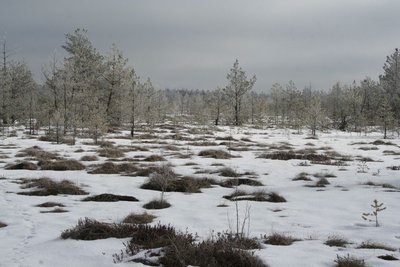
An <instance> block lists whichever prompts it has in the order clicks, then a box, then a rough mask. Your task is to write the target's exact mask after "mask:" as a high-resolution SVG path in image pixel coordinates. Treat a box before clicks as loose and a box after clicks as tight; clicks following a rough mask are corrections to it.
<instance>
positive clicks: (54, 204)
mask: <svg viewBox="0 0 400 267" xmlns="http://www.w3.org/2000/svg"><path fill="white" fill-rule="evenodd" d="M35 207H40V208H52V207H65V205H64V204H61V203H58V202H44V203H42V204H38V205H36V206H35Z"/></svg>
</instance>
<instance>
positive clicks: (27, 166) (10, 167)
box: [5, 161, 38, 170]
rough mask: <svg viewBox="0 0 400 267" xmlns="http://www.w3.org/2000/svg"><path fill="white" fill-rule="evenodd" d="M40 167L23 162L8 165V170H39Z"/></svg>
mask: <svg viewBox="0 0 400 267" xmlns="http://www.w3.org/2000/svg"><path fill="white" fill-rule="evenodd" d="M37 168H38V166H37V165H36V164H35V163H32V162H30V161H22V162H18V163H15V164H8V165H7V166H6V167H5V169H6V170H37Z"/></svg>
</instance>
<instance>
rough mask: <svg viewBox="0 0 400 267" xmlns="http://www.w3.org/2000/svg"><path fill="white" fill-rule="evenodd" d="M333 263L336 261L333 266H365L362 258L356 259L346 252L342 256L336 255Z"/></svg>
mask: <svg viewBox="0 0 400 267" xmlns="http://www.w3.org/2000/svg"><path fill="white" fill-rule="evenodd" d="M335 263H336V265H335V267H367V265H366V264H365V261H364V260H363V259H358V258H356V257H354V256H350V255H348V254H347V256H343V257H340V256H339V255H337V258H336V260H335Z"/></svg>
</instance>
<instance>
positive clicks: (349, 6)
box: [0, 0, 400, 90]
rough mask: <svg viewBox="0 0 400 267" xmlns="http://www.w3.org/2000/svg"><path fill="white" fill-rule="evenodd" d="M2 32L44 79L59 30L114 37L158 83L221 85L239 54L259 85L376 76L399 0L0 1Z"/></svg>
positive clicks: (397, 18) (322, 85)
mask: <svg viewBox="0 0 400 267" xmlns="http://www.w3.org/2000/svg"><path fill="white" fill-rule="evenodd" d="M0 4H1V5H0V34H1V35H2V36H5V38H6V40H7V44H8V46H9V48H10V49H12V50H13V51H14V55H13V58H14V59H18V60H19V59H23V60H25V61H26V62H27V63H28V65H29V66H30V67H31V68H32V70H33V72H34V73H35V77H36V79H37V80H38V81H39V82H41V74H40V73H41V69H42V67H43V65H45V64H47V63H48V62H49V61H50V57H51V55H52V54H53V53H54V51H56V53H57V55H58V57H59V59H60V60H61V59H62V58H63V56H64V54H63V50H62V48H61V45H62V44H63V43H64V41H65V37H64V34H65V33H68V32H73V31H74V29H76V28H85V29H87V30H88V36H89V38H90V40H91V41H92V42H93V44H94V46H95V47H96V48H98V50H100V51H101V52H102V53H105V52H106V51H108V49H109V48H110V47H111V45H112V43H115V44H116V45H117V46H118V47H119V48H120V49H121V50H122V51H123V52H124V55H125V56H126V57H127V58H129V62H130V64H131V65H133V66H134V67H135V69H136V71H137V73H138V74H139V75H140V76H141V77H142V78H146V77H150V78H151V79H152V81H153V83H154V84H155V85H156V86H157V87H159V88H190V89H196V88H198V89H213V88H216V87H217V86H224V85H225V84H226V74H227V72H228V71H229V69H230V68H231V66H232V65H233V62H234V61H235V59H236V58H237V59H238V60H239V63H240V65H241V66H242V67H243V68H244V69H245V70H246V72H247V74H248V76H251V75H253V74H256V75H257V83H256V86H255V88H256V89H257V90H268V89H269V88H271V86H272V84H273V83H276V82H278V83H281V84H286V83H287V82H288V81H289V80H293V81H294V82H295V83H296V85H297V87H298V88H303V87H304V86H306V85H310V84H311V85H312V87H313V88H314V89H327V88H330V87H331V86H332V85H333V84H334V83H335V82H336V81H341V82H343V83H351V82H352V81H353V80H356V81H358V80H361V79H363V78H364V77H365V76H370V77H372V78H373V79H377V77H378V75H379V74H381V73H382V65H383V63H384V61H385V59H386V56H387V55H389V54H390V53H392V52H393V51H394V48H395V47H398V46H399V45H400V31H399V29H400V15H399V12H400V1H399V0H247V1H245V0H242V1H239V0H141V1H139V0H0Z"/></svg>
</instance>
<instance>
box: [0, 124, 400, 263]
mask: <svg viewBox="0 0 400 267" xmlns="http://www.w3.org/2000/svg"><path fill="white" fill-rule="evenodd" d="M219 129H220V130H219V131H212V132H208V133H200V134H192V132H194V131H188V128H182V129H178V134H179V135H180V137H185V138H172V137H171V136H172V135H173V134H175V133H173V132H171V130H166V129H163V131H157V132H155V133H154V136H155V138H153V139H135V140H133V141H132V140H129V139H122V138H118V137H119V136H121V135H124V136H127V135H128V132H123V133H119V134H114V135H110V136H108V137H107V138H106V140H107V141H112V142H115V144H114V146H126V147H129V146H142V147H146V148H148V149H149V151H130V152H126V153H125V156H124V157H123V158H125V159H135V160H136V161H134V162H137V164H145V163H144V162H142V161H140V160H141V159H143V157H145V156H149V155H155V154H156V155H162V156H163V157H165V158H166V159H167V160H168V163H170V164H172V166H173V169H174V171H175V172H176V173H178V174H180V175H185V176H193V177H197V178H203V177H209V178H214V179H216V180H221V181H222V180H224V179H226V177H221V176H219V174H218V173H216V172H215V171H216V170H218V169H220V168H221V166H218V165H222V164H223V165H224V166H225V167H230V168H232V169H233V170H235V171H236V172H238V173H245V172H250V173H253V174H251V175H250V176H255V178H254V179H255V180H257V181H260V182H261V183H263V184H264V186H261V187H256V188H253V187H250V186H248V185H241V186H240V188H243V189H247V190H252V189H255V190H260V189H263V190H265V191H266V192H277V193H279V194H280V195H281V196H283V197H284V198H286V200H287V202H284V203H271V202H254V201H248V202H246V201H239V202H238V203H239V208H240V210H239V216H240V217H241V218H243V216H244V213H245V209H246V206H247V207H250V218H251V219H250V225H249V228H248V229H249V233H248V234H249V235H250V236H251V237H257V238H260V241H261V242H262V239H261V236H264V235H269V234H271V233H273V232H278V233H285V234H289V235H291V236H293V237H295V238H298V239H301V240H302V241H298V242H295V243H293V244H292V245H290V246H273V245H267V244H263V245H262V246H263V248H262V249H260V250H255V254H256V255H258V256H259V257H260V258H261V259H262V260H263V261H265V262H266V263H267V264H269V265H270V266H272V267H274V266H277V267H286V266H287V267H291V266H334V260H335V259H336V257H337V255H339V256H346V255H348V254H350V255H353V256H356V257H358V258H362V259H365V261H366V263H367V264H369V265H370V266H400V263H399V262H400V261H385V260H382V259H379V258H378V256H381V255H393V256H394V257H396V258H400V251H399V250H400V190H399V189H400V171H396V170H391V169H388V168H387V167H389V166H400V153H399V152H400V140H399V139H390V140H388V141H390V142H391V144H383V145H381V144H377V145H374V144H372V142H374V141H376V140H378V139H380V138H382V135H381V134H380V133H370V134H368V135H367V136H365V135H359V134H356V133H343V132H336V131H333V132H330V133H320V134H319V135H318V139H309V138H307V137H308V135H307V134H300V135H298V134H293V133H291V132H290V131H288V130H276V129H275V130H273V129H263V130H262V129H253V128H246V127H242V128H228V127H220V128H219ZM17 133H18V134H17V136H16V137H1V139H0V152H1V153H0V222H2V223H5V224H7V226H6V227H3V228H0V240H1V241H0V257H1V261H0V266H112V265H114V262H113V257H112V255H113V254H114V253H119V252H120V250H121V249H122V248H123V242H126V241H127V240H128V239H115V238H110V239H105V240H96V241H77V240H71V239H66V240H63V239H61V238H60V234H61V233H62V231H64V230H66V229H69V228H71V227H73V226H75V225H76V223H77V221H78V220H79V219H80V218H85V217H88V218H93V219H96V220H98V221H101V222H117V223H118V222H121V220H122V219H123V218H124V217H125V216H127V215H128V214H129V213H131V212H135V213H140V212H143V211H146V209H144V208H143V207H142V206H143V204H145V203H147V202H149V201H150V200H152V199H155V198H158V197H159V196H160V192H158V191H152V190H144V189H140V186H141V185H142V184H143V183H144V182H145V181H146V180H147V179H148V178H147V177H140V176H139V177H130V176H124V175H118V174H88V173H87V170H81V171H43V170H6V169H5V166H6V165H7V164H10V163H15V162H16V161H17V160H22V159H23V158H16V157H15V155H16V154H17V153H18V151H21V150H22V149H25V148H29V147H32V146H39V147H40V148H42V149H43V150H45V151H48V152H57V153H58V154H59V155H60V156H62V157H64V158H68V159H77V160H79V159H80V158H81V157H82V156H83V155H97V156H98V153H97V150H98V149H99V146H95V145H93V144H85V143H87V142H92V140H90V139H78V142H77V144H76V145H75V146H70V145H66V144H59V145H57V144H54V143H51V142H45V141H38V140H37V139H36V138H34V139H32V138H29V137H28V136H26V135H24V134H23V132H22V131H18V132H17ZM139 134H142V133H139ZM227 136H232V137H233V138H234V139H235V140H236V141H235V140H234V141H225V140H222V139H224V138H221V137H227ZM216 137H220V138H217V140H216ZM242 138H244V139H243V140H241V139H242ZM201 141H210V142H215V143H217V145H213V146H198V145H194V143H193V142H201ZM385 141H386V140H385ZM282 142H284V143H282ZM220 143H223V144H222V145H218V144H220ZM354 143H355V144H354ZM238 144H239V148H243V149H238V150H245V151H231V152H230V153H231V154H232V155H235V156H237V157H234V158H231V159H213V158H205V157H200V156H198V153H199V152H200V151H202V150H205V149H211V148H213V149H221V150H224V151H228V148H229V147H231V148H235V147H236V146H237V145H238ZM282 144H285V145H291V146H292V149H293V150H300V149H304V148H313V149H316V151H317V153H319V154H322V153H325V152H326V151H335V152H337V153H339V154H341V155H343V156H348V157H349V158H350V159H351V160H350V161H346V162H345V166H336V165H324V164H314V163H310V161H307V160H287V161H284V160H272V159H265V158H258V156H259V155H260V154H262V153H271V152H273V151H278V150H277V149H276V147H277V146H279V145H282ZM168 145H173V146H175V147H177V148H178V149H179V150H178V151H172V150H171V149H168V148H167V146H168ZM274 147H275V148H274ZM360 148H362V149H360ZM78 149H81V150H78ZM365 149H368V150H365ZM77 151H78V152H77ZM79 151H83V152H79ZM384 151H386V152H385V153H384ZM387 151H392V152H387ZM178 153H180V154H181V156H179V155H178ZM396 154H398V155H396ZM182 155H184V157H182ZM189 155H190V157H189ZM361 157H369V158H371V159H372V160H374V161H373V162H370V161H368V162H362V161H361V160H360V158H361ZM106 160H107V158H104V157H99V159H98V160H97V161H95V162H82V163H83V164H85V165H86V166H87V167H88V166H90V165H92V164H100V163H104V162H105V161H106ZM32 162H34V163H37V162H35V161H32ZM189 162H190V163H196V165H191V164H187V163H189ZM216 163H219V164H216ZM304 163H307V164H304ZM147 164H165V162H155V163H154V162H152V163H147ZM304 165H305V166H304ZM362 170H363V171H365V172H360V171H362ZM301 172H306V173H308V177H310V178H311V179H312V181H302V180H300V181H293V180H292V179H293V178H295V177H296V175H298V174H299V173H301ZM317 173H319V174H333V175H334V176H336V177H333V178H327V179H328V180H329V182H330V184H328V185H326V186H325V187H313V186H306V185H314V184H315V182H316V181H317V180H318V178H316V177H315V176H314V174H317ZM40 177H48V178H51V179H53V180H57V181H60V180H63V179H68V180H70V181H72V182H74V183H76V184H78V185H80V186H82V188H83V189H84V190H86V191H87V192H89V193H90V194H91V195H95V194H101V193H113V194H121V195H130V196H134V197H136V198H137V199H139V202H123V201H120V202H82V201H80V200H81V199H82V198H84V197H86V196H79V195H78V196H76V195H57V196H26V195H19V194H16V193H17V192H21V191H26V190H24V189H21V187H20V186H21V185H20V184H18V183H16V182H18V179H21V178H40ZM243 177H249V176H246V175H244V176H243ZM367 182H374V183H375V184H378V186H370V185H365V183H367ZM379 184H390V185H392V186H393V187H394V188H387V187H382V186H379ZM233 191H234V189H233V188H225V187H221V186H217V185H216V186H213V187H212V188H208V189H202V193H193V194H187V193H177V192H169V193H167V194H166V198H167V200H168V202H169V203H171V205H172V206H171V207H170V208H167V209H161V210H147V212H148V213H150V214H153V215H155V216H156V219H155V221H154V222H153V223H157V222H161V223H163V224H171V225H173V226H175V227H176V228H177V229H179V230H182V231H186V230H188V231H189V232H192V233H197V234H198V235H199V236H200V238H207V237H210V236H211V235H212V233H213V232H214V233H215V232H222V231H226V230H232V231H234V229H233V228H234V219H235V216H236V212H235V204H234V202H231V201H229V200H226V199H224V198H223V196H224V195H229V194H231V193H232V192H233ZM374 199H377V200H378V201H379V202H383V203H384V205H385V206H386V207H387V209H386V210H384V211H382V212H380V214H379V220H380V224H381V225H380V227H375V223H374V222H368V221H365V220H363V219H362V218H361V215H362V213H365V212H371V211H372V209H371V207H370V205H371V204H372V201H373V200H374ZM47 201H54V202H60V203H62V204H64V205H65V206H66V207H65V209H66V210H68V212H65V213H41V211H43V210H46V208H39V207H35V206H36V205H38V204H41V203H43V202H47ZM221 204H225V205H226V206H225V207H217V206H218V205H221ZM333 235H337V236H341V237H343V238H345V239H347V240H348V241H349V242H351V244H349V245H347V246H346V247H344V248H338V247H330V246H327V245H325V244H324V242H325V241H326V240H327V239H328V237H330V236H333ZM365 241H371V242H378V243H382V244H385V245H387V246H389V247H393V248H395V249H396V251H386V250H381V249H359V248H357V246H359V245H360V244H361V243H362V242H365ZM134 265H135V264H134V263H118V264H116V266H134ZM139 265H140V264H136V265H135V266H139Z"/></svg>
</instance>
